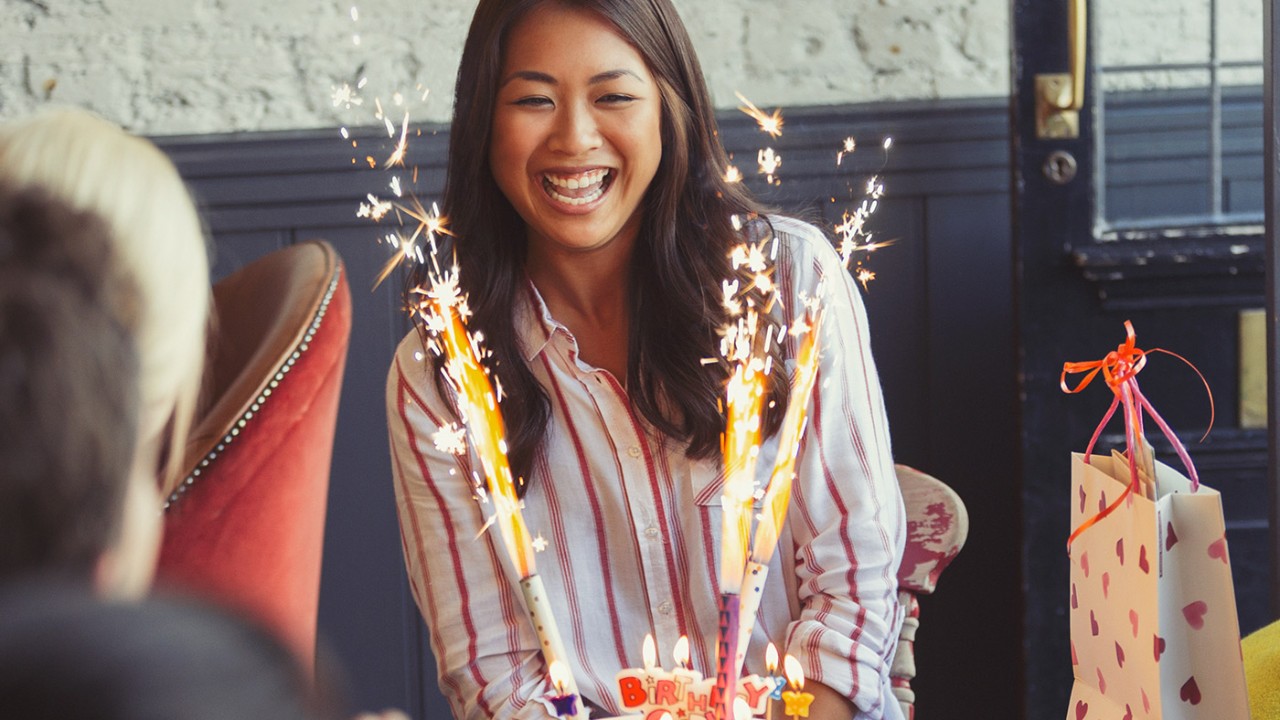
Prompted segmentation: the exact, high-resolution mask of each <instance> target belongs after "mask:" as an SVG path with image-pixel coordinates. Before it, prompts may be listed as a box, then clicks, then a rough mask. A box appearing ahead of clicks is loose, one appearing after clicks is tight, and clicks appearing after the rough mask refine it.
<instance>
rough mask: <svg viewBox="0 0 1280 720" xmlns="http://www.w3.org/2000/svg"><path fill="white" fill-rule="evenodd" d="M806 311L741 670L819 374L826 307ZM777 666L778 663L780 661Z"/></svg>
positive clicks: (798, 331)
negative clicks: (819, 355) (821, 333)
mask: <svg viewBox="0 0 1280 720" xmlns="http://www.w3.org/2000/svg"><path fill="white" fill-rule="evenodd" d="M807 315H808V318H807V320H806V321H797V322H795V323H792V325H791V332H792V334H795V335H802V339H801V341H800V348H799V351H798V353H797V357H796V370H795V377H794V378H793V379H792V382H791V396H790V398H789V399H788V401H787V412H786V414H785V415H784V416H783V419H782V425H781V426H780V427H779V428H778V433H779V439H778V454H777V456H776V458H775V460H774V463H773V472H772V474H771V475H770V477H769V485H768V489H767V490H766V491H765V495H764V512H763V513H762V515H761V518H760V523H759V524H758V525H757V526H756V533H755V538H754V539H753V541H752V543H751V560H750V562H748V563H747V567H746V574H745V575H746V582H745V583H744V584H743V588H742V593H741V596H742V600H741V605H740V607H739V614H738V656H737V664H738V668H739V670H740V669H741V668H742V662H743V660H744V659H745V658H746V656H747V645H748V643H749V642H750V640H751V630H752V628H754V627H755V622H756V611H757V610H759V609H760V599H761V597H763V595H764V583H765V580H767V579H768V577H769V561H770V560H772V559H773V555H774V552H775V551H776V550H777V548H778V535H779V533H780V532H781V529H782V526H783V523H785V522H786V519H787V508H788V507H789V506H790V504H791V484H792V480H793V479H794V478H795V466H796V454H797V453H798V452H799V451H800V438H801V437H802V436H803V434H804V425H805V420H806V419H807V417H808V412H807V409H808V407H809V395H810V393H812V392H813V383H814V379H815V378H816V377H817V375H818V354H819V353H818V327H819V325H821V323H822V310H821V309H820V308H814V309H811V310H808V311H807ZM771 647H772V646H771ZM774 666H775V667H776V666H777V661H776V660H775V661H774Z"/></svg>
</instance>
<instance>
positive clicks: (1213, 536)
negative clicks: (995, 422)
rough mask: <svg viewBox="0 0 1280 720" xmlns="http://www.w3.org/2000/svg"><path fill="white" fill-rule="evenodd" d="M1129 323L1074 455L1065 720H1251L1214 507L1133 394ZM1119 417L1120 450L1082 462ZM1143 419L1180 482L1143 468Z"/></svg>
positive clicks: (1214, 496) (1135, 362) (1137, 363)
mask: <svg viewBox="0 0 1280 720" xmlns="http://www.w3.org/2000/svg"><path fill="white" fill-rule="evenodd" d="M1125 325H1126V328H1127V330H1128V340H1127V341H1126V345H1122V346H1121V347H1120V348H1119V349H1118V351H1117V352H1116V353H1112V354H1110V355H1108V358H1107V359H1105V360H1103V361H1099V362H1100V363H1104V365H1102V366H1101V367H1098V368H1097V369H1094V370H1093V371H1092V372H1093V373H1095V374H1096V372H1098V370H1102V372H1103V374H1104V376H1105V377H1106V378H1107V384H1108V385H1110V386H1111V388H1112V390H1113V391H1115V393H1116V397H1115V401H1114V402H1113V404H1112V407H1111V410H1110V411H1109V412H1108V413H1107V415H1106V417H1104V418H1103V421H1102V425H1100V426H1099V429H1098V432H1095V433H1094V439H1093V440H1092V441H1091V442H1090V447H1089V450H1087V451H1086V453H1084V454H1078V453H1077V454H1073V455H1072V457H1071V527H1072V528H1073V529H1074V532H1073V533H1072V536H1071V538H1070V540H1069V543H1068V552H1069V555H1070V559H1071V565H1070V567H1071V585H1070V593H1071V597H1070V611H1069V612H1070V624H1071V662H1072V667H1073V672H1074V686H1073V688H1072V693H1071V701H1070V705H1069V707H1068V710H1067V718H1068V720H1085V719H1086V718H1108V719H1114V720H1133V719H1137V718H1165V719H1166V720H1175V719H1182V718H1187V719H1190V718H1197V719H1203V720H1236V719H1247V718H1248V717H1249V704H1248V695H1247V692H1246V688H1245V681H1244V666H1243V661H1242V659H1241V651H1240V627H1239V622H1238V620H1237V616H1236V604H1235V592H1234V590H1233V586H1232V583H1231V566H1230V562H1229V558H1228V554H1227V541H1226V536H1225V526H1224V523H1223V517H1222V499H1221V497H1220V496H1219V494H1218V493H1217V491H1215V490H1213V489H1211V488H1208V487H1206V486H1205V485H1203V484H1200V483H1199V481H1198V478H1197V477H1196V474H1195V467H1194V466H1193V465H1192V464H1191V460H1190V458H1189V457H1188V456H1187V454H1186V451H1185V449H1184V448H1183V447H1182V445H1181V443H1180V442H1178V439H1177V437H1176V436H1175V435H1174V434H1173V433H1172V431H1171V430H1169V428H1168V426H1167V425H1165V423H1164V422H1163V420H1161V419H1160V417H1159V415H1158V414H1157V413H1156V412H1155V410H1154V408H1152V407H1151V406H1150V404H1149V402H1148V401H1147V400H1146V398H1145V397H1143V396H1142V394H1141V392H1140V391H1139V390H1138V387H1137V382H1136V380H1135V379H1134V378H1135V377H1136V374H1137V371H1138V370H1140V369H1141V368H1142V365H1143V360H1144V359H1145V355H1144V354H1142V351H1140V350H1137V349H1136V348H1134V347H1133V329H1132V327H1131V326H1130V325H1129V324H1128V323H1126V324H1125ZM1126 348H1127V349H1126ZM1153 352H1154V351H1153ZM1106 363H1110V365H1109V367H1108V365H1106ZM1082 365H1086V366H1093V365H1094V364H1093V363H1089V364H1080V363H1069V364H1068V366H1067V369H1065V370H1064V389H1066V386H1065V375H1066V373H1067V372H1081V371H1088V370H1089V369H1090V367H1085V369H1084V370H1080V369H1079V368H1080V366H1082ZM1092 377H1093V375H1092V374H1091V375H1090V376H1088V377H1087V378H1086V379H1085V381H1084V382H1083V383H1082V385H1081V386H1077V387H1076V388H1075V390H1076V391H1078V390H1079V389H1081V387H1082V386H1083V385H1085V384H1087V383H1088V380H1089V379H1092ZM1068 392H1071V390H1068ZM1117 407H1119V408H1121V409H1123V411H1124V413H1123V416H1124V420H1125V435H1126V444H1127V446H1128V447H1127V448H1126V452H1124V453H1118V452H1117V453H1113V455H1111V456H1106V455H1093V454H1090V451H1092V449H1093V445H1094V443H1095V442H1096V441H1097V438H1098V436H1099V435H1100V433H1101V429H1102V427H1103V426H1105V425H1106V423H1107V421H1108V420H1109V419H1110V418H1111V417H1112V415H1113V413H1114V412H1115V411H1116V409H1117ZM1144 412H1145V413H1146V414H1147V415H1148V416H1150V417H1151V418H1152V419H1153V420H1155V421H1156V423H1157V424H1158V425H1159V427H1160V429H1161V431H1162V432H1163V433H1164V434H1165V435H1167V436H1168V437H1169V439H1170V442H1172V443H1173V445H1174V449H1175V451H1177V453H1178V455H1179V458H1180V459H1181V460H1182V461H1183V464H1184V465H1185V466H1186V469H1187V474H1186V475H1184V474H1183V473H1181V472H1179V471H1178V470H1175V469H1174V468H1173V467H1170V466H1168V465H1165V464H1163V463H1159V462H1154V461H1153V460H1152V459H1151V454H1150V446H1149V445H1147V444H1146V441H1145V437H1144V436H1143V429H1142V415H1143V413H1144Z"/></svg>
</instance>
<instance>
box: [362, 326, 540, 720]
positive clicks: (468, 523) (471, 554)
mask: <svg viewBox="0 0 1280 720" xmlns="http://www.w3.org/2000/svg"><path fill="white" fill-rule="evenodd" d="M421 356H422V352H421V346H420V344H419V342H418V340H417V336H416V334H411V335H410V336H409V337H408V338H406V339H405V341H404V342H403V343H401V346H400V350H399V351H398V352H397V354H396V358H395V360H394V361H393V364H392V367H391V371H390V373H389V375H388V378H387V424H388V430H389V435H390V443H391V463H392V474H393V476H394V477H393V479H394V482H395V494H396V506H397V512H398V514H399V518H400V534H401V540H402V546H403V549H404V556H405V565H406V567H407V569H408V572H409V582H410V585H411V586H412V590H413V596H414V599H415V600H416V602H417V604H418V608H419V610H420V611H421V612H422V616H423V618H424V619H425V620H426V622H427V626H428V628H429V630H430V632H431V646H432V647H431V649H432V652H433V653H434V654H435V658H436V665H437V672H438V680H439V684H440V690H441V692H443V693H444V695H445V697H446V698H447V699H448V701H449V704H450V707H451V709H452V710H453V714H454V716H455V717H457V718H468V719H478V718H490V717H497V718H512V719H519V720H524V719H526V718H530V719H532V718H537V719H539V720H541V719H543V718H550V717H552V716H551V714H550V713H549V712H548V710H547V709H546V707H545V706H544V705H543V703H542V702H541V701H540V700H539V699H538V698H541V697H542V696H543V695H545V693H546V691H547V689H548V686H547V681H546V675H547V673H546V668H545V667H544V663H543V659H542V655H541V654H540V653H539V651H538V641H537V638H536V636H535V635H534V633H533V631H532V629H531V628H529V627H528V623H527V622H526V621H525V618H524V610H523V604H522V602H523V601H522V599H521V597H520V591H519V589H518V588H517V587H515V585H514V584H513V583H514V582H515V581H514V579H513V574H512V573H511V572H510V563H509V561H508V560H507V558H506V557H505V555H503V552H502V550H501V549H500V548H498V547H496V543H495V542H494V539H493V535H492V534H491V533H489V532H487V531H485V530H484V522H485V515H486V514H490V513H491V511H490V513H486V512H485V510H484V508H483V507H482V505H481V504H480V503H479V502H478V501H477V500H476V497H475V495H476V493H475V491H474V490H473V487H472V480H471V479H472V477H473V475H472V467H471V465H472V463H471V462H470V461H469V460H468V457H469V456H467V455H461V456H459V455H452V454H449V453H446V452H443V451H441V450H439V449H438V448H437V447H436V443H435V442H434V440H433V436H434V435H435V433H436V432H437V431H439V430H440V428H441V427H442V426H444V425H447V424H448V423H449V422H450V421H451V420H452V419H453V418H452V416H451V415H450V414H449V410H448V406H447V404H446V403H445V402H444V401H443V400H442V398H440V396H439V394H438V393H437V392H436V386H435V382H434V378H433V377H432V376H431V374H430V373H431V372H433V370H432V366H431V363H430V360H429V359H419V358H420V357H421ZM476 469H477V470H478V466H477V467H476Z"/></svg>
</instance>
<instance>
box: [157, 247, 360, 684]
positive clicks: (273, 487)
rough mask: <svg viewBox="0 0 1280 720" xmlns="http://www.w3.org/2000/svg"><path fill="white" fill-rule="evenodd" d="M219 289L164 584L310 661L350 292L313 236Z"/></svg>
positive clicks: (163, 564)
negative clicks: (203, 403)
mask: <svg viewBox="0 0 1280 720" xmlns="http://www.w3.org/2000/svg"><path fill="white" fill-rule="evenodd" d="M213 295H214V307H215V312H216V313H217V316H216V322H215V324H214V332H213V337H214V341H213V343H212V352H211V357H210V366H209V367H208V368H207V370H206V373H205V378H206V388H205V390H206V392H207V393H208V396H209V397H210V398H211V399H212V402H211V403H210V404H209V406H208V411H207V413H205V414H204V416H203V417H202V418H199V419H197V421H196V424H195V428H194V430H193V432H192V436H191V439H190V441H189V443H188V445H187V448H186V452H185V458H186V460H185V467H187V468H188V473H187V475H186V477H185V479H184V480H183V482H182V483H181V484H180V485H179V486H178V488H177V489H176V490H175V491H174V493H173V494H172V495H171V496H170V497H169V498H167V499H166V502H165V505H164V508H165V534H164V541H163V545H162V548H161V552H160V563H159V568H158V571H157V583H158V585H159V586H160V587H161V588H162V589H169V590H175V591H179V592H184V593H187V594H194V595H198V596H202V597H205V598H208V599H211V600H214V601H215V602H220V603H221V604H224V605H227V606H230V607H232V608H233V609H236V610H239V611H241V612H244V613H246V614H247V615H249V616H250V617H252V618H254V619H256V620H257V621H259V622H260V623H262V624H264V625H265V626H267V627H268V628H269V629H271V630H273V631H275V632H276V633H277V634H278V635H279V636H280V638H281V639H282V640H283V641H284V642H285V643H287V644H288V645H289V646H290V647H291V648H292V649H293V650H294V651H295V652H296V653H297V655H298V657H299V659H300V660H301V661H302V662H303V663H304V664H305V665H306V666H307V667H311V666H312V664H313V662H314V658H315V642H316V616H317V613H318V602H319V592H320V562H321V548H322V545H323V540H324V520H325V506H326V498H327V494H328V487H329V466H330V460H331V456H332V452H333V438H334V431H335V426H336V422H337V411H338V396H339V390H340V388H341V385H342V375H343V369H344V366H345V362H346V351H347V342H348V339H349V335H350V329H351V295H350V290H349V289H348V287H347V283H346V280H345V277H344V273H343V266H342V261H341V259H340V258H339V257H338V255H337V253H336V252H335V251H334V249H333V247H331V246H330V245H329V244H328V243H325V242H323V241H313V242H308V243H303V244H300V245H295V246H292V247H289V248H286V249H283V250H279V251H277V252H274V253H271V254H269V255H267V256H266V257H263V258H261V259H259V260H257V261H256V262H253V263H251V264H249V265H246V266H245V267H243V268H241V269H240V270H238V271H237V272H235V273H234V274H232V275H230V276H229V277H227V278H225V279H224V280H222V281H220V282H218V283H217V284H216V285H215V286H214V289H213Z"/></svg>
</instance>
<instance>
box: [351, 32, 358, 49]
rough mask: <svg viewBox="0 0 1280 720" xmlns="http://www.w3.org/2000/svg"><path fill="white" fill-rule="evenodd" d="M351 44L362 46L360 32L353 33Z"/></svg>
mask: <svg viewBox="0 0 1280 720" xmlns="http://www.w3.org/2000/svg"><path fill="white" fill-rule="evenodd" d="M351 44H352V45H355V46H357V47H359V46H360V33H353V34H352V35H351Z"/></svg>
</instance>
